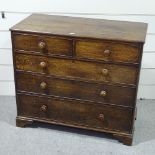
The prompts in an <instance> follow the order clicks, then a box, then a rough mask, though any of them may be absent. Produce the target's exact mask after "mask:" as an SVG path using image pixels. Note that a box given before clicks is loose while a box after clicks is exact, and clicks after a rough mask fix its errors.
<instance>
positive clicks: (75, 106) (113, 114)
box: [17, 94, 132, 133]
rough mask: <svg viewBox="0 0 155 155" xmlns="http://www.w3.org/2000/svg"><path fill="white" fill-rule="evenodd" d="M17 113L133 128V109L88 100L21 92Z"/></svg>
mask: <svg viewBox="0 0 155 155" xmlns="http://www.w3.org/2000/svg"><path fill="white" fill-rule="evenodd" d="M17 99H18V116H24V117H33V118H39V119H46V120H49V121H50V120H51V121H58V122H59V123H61V122H62V123H64V124H69V125H75V126H78V127H80V126H85V127H88V128H89V127H90V128H91V129H92V128H94V129H95V128H97V129H101V130H102V129H109V130H114V131H122V132H126V133H130V132H131V127H132V110H131V109H127V108H121V107H115V108H114V107H112V106H106V105H104V106H103V105H102V106H96V105H93V104H90V103H89V102H87V104H83V103H81V102H79V101H73V100H60V99H56V98H46V97H41V96H40V97H39V96H30V95H24V94H18V95H17Z"/></svg>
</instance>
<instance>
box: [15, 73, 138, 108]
mask: <svg viewBox="0 0 155 155" xmlns="http://www.w3.org/2000/svg"><path fill="white" fill-rule="evenodd" d="M16 81H17V90H19V91H26V92H33V93H39V94H45V95H53V96H60V97H66V98H74V99H81V100H88V101H94V102H102V103H108V104H116V105H124V106H131V107H132V106H134V103H135V94H136V89H135V88H132V87H123V86H114V85H105V84H94V83H89V82H82V81H75V80H70V79H59V78H54V77H48V76H43V75H32V74H29V73H23V72H20V73H19V72H18V73H16Z"/></svg>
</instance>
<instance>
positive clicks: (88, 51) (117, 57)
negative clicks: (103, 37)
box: [75, 40, 141, 63]
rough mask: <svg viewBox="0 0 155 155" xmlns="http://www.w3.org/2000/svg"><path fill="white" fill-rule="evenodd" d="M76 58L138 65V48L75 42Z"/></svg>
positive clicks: (131, 45)
mask: <svg viewBox="0 0 155 155" xmlns="http://www.w3.org/2000/svg"><path fill="white" fill-rule="evenodd" d="M75 51H76V56H77V57H79V58H89V59H97V60H104V61H114V62H125V63H139V60H140V57H141V56H140V53H141V51H140V48H139V47H136V46H135V45H134V44H123V43H113V42H112V43H111V42H106V41H85V40H77V41H76V48H75Z"/></svg>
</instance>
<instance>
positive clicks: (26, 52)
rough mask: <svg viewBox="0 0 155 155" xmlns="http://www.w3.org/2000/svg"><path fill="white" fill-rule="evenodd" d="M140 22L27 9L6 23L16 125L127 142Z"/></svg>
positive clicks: (131, 123)
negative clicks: (8, 25)
mask: <svg viewBox="0 0 155 155" xmlns="http://www.w3.org/2000/svg"><path fill="white" fill-rule="evenodd" d="M146 30H147V24H145V23H135V22H134V23H133V22H121V21H109V20H99V19H86V18H73V17H65V16H64V17H61V16H49V15H31V16H30V17H28V18H26V19H25V20H23V21H22V22H20V23H18V24H17V25H15V26H14V27H12V28H11V35H12V46H13V61H14V75H15V86H16V101H17V118H16V124H17V126H20V127H23V126H25V125H27V124H31V123H33V121H40V122H47V123H52V124H59V125H65V126H70V127H77V128H83V129H89V130H95V131H99V132H106V133H111V134H113V136H114V137H116V138H117V139H118V140H119V141H121V142H123V143H124V144H127V145H130V144H131V143H132V139H133V132H134V120H135V117H136V97H137V88H138V81H139V73H140V66H141V58H142V51H143V44H144V41H145V36H146Z"/></svg>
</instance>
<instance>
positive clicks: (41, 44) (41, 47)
mask: <svg viewBox="0 0 155 155" xmlns="http://www.w3.org/2000/svg"><path fill="white" fill-rule="evenodd" d="M45 46H46V44H45V42H43V41H41V42H39V44H38V47H39V48H40V49H44V48H45Z"/></svg>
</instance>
